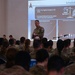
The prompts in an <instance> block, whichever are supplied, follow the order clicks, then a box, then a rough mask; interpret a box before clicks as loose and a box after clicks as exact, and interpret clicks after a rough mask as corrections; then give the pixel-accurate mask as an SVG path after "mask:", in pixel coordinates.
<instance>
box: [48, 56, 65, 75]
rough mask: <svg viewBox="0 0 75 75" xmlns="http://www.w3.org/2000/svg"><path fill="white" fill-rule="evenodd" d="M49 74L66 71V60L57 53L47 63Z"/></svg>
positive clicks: (61, 74)
mask: <svg viewBox="0 0 75 75" xmlns="http://www.w3.org/2000/svg"><path fill="white" fill-rule="evenodd" d="M47 70H48V75H63V73H64V60H63V59H62V58H61V57H60V56H57V55H54V56H52V57H50V58H49V60H48V64H47Z"/></svg>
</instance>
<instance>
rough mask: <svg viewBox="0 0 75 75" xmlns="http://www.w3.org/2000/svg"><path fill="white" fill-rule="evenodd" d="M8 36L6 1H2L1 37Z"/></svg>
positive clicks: (0, 2) (0, 5)
mask: <svg viewBox="0 0 75 75" xmlns="http://www.w3.org/2000/svg"><path fill="white" fill-rule="evenodd" d="M3 34H6V0H0V37H2V35H3Z"/></svg>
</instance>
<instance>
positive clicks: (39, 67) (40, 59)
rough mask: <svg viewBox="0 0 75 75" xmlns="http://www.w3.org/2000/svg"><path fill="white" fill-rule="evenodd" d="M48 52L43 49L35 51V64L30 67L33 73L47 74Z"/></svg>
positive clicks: (36, 74) (38, 74)
mask: <svg viewBox="0 0 75 75" xmlns="http://www.w3.org/2000/svg"><path fill="white" fill-rule="evenodd" d="M48 57H49V55H48V52H47V50H45V49H40V50H38V51H37V52H36V61H37V64H36V65H35V66H34V67H32V68H31V69H30V72H31V73H32V74H33V75H47V70H46V67H47V61H48Z"/></svg>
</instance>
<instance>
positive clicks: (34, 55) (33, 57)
mask: <svg viewBox="0 0 75 75" xmlns="http://www.w3.org/2000/svg"><path fill="white" fill-rule="evenodd" d="M30 56H31V59H35V58H36V51H35V50H34V51H32V52H31V53H30Z"/></svg>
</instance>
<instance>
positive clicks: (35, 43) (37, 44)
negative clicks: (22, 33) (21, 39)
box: [33, 39, 42, 48]
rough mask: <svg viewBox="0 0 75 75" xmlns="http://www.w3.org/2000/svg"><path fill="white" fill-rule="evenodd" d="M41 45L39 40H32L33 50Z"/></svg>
mask: <svg viewBox="0 0 75 75" xmlns="http://www.w3.org/2000/svg"><path fill="white" fill-rule="evenodd" d="M41 44H42V43H41V40H38V39H34V41H33V47H34V48H39V47H40V45H41Z"/></svg>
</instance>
